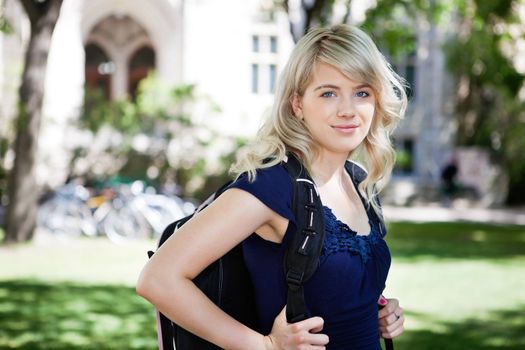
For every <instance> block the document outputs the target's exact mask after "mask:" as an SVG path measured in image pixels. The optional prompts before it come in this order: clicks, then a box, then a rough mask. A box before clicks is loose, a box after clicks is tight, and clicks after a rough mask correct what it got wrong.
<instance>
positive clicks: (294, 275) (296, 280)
mask: <svg viewBox="0 0 525 350" xmlns="http://www.w3.org/2000/svg"><path fill="white" fill-rule="evenodd" d="M303 276H304V273H303V272H297V271H293V270H288V272H287V273H286V282H287V283H288V288H290V289H293V290H297V289H298V288H299V287H301V283H302V281H303Z"/></svg>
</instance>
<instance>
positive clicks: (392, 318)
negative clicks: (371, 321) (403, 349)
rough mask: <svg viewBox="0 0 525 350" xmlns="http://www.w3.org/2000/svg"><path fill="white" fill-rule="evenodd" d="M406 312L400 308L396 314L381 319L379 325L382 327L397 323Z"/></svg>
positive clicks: (395, 311)
mask: <svg viewBox="0 0 525 350" xmlns="http://www.w3.org/2000/svg"><path fill="white" fill-rule="evenodd" d="M404 313H405V311H404V310H403V308H402V307H398V308H397V309H396V310H394V312H392V313H391V314H389V315H386V316H384V317H382V318H380V319H379V324H380V325H381V326H388V325H391V324H393V323H394V322H396V321H397V320H398V319H399V318H400V317H401V316H403V315H404Z"/></svg>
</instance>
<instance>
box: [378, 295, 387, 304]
mask: <svg viewBox="0 0 525 350" xmlns="http://www.w3.org/2000/svg"><path fill="white" fill-rule="evenodd" d="M377 303H378V304H379V305H381V306H385V305H386V304H388V300H387V299H386V298H385V297H384V296H383V294H381V295H380V296H379V299H377Z"/></svg>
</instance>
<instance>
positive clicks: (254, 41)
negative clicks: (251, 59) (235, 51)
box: [252, 35, 259, 52]
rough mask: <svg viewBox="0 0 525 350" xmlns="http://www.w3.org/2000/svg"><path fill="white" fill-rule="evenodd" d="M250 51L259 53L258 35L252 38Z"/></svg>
mask: <svg viewBox="0 0 525 350" xmlns="http://www.w3.org/2000/svg"><path fill="white" fill-rule="evenodd" d="M252 51H253V52H259V36H258V35H253V36H252Z"/></svg>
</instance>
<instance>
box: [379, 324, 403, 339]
mask: <svg viewBox="0 0 525 350" xmlns="http://www.w3.org/2000/svg"><path fill="white" fill-rule="evenodd" d="M404 331H405V326H403V325H401V326H400V327H398V328H396V329H394V330H393V331H391V332H381V337H383V338H387V339H392V338H395V337H399V336H400V335H401V334H403V332H404Z"/></svg>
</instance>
